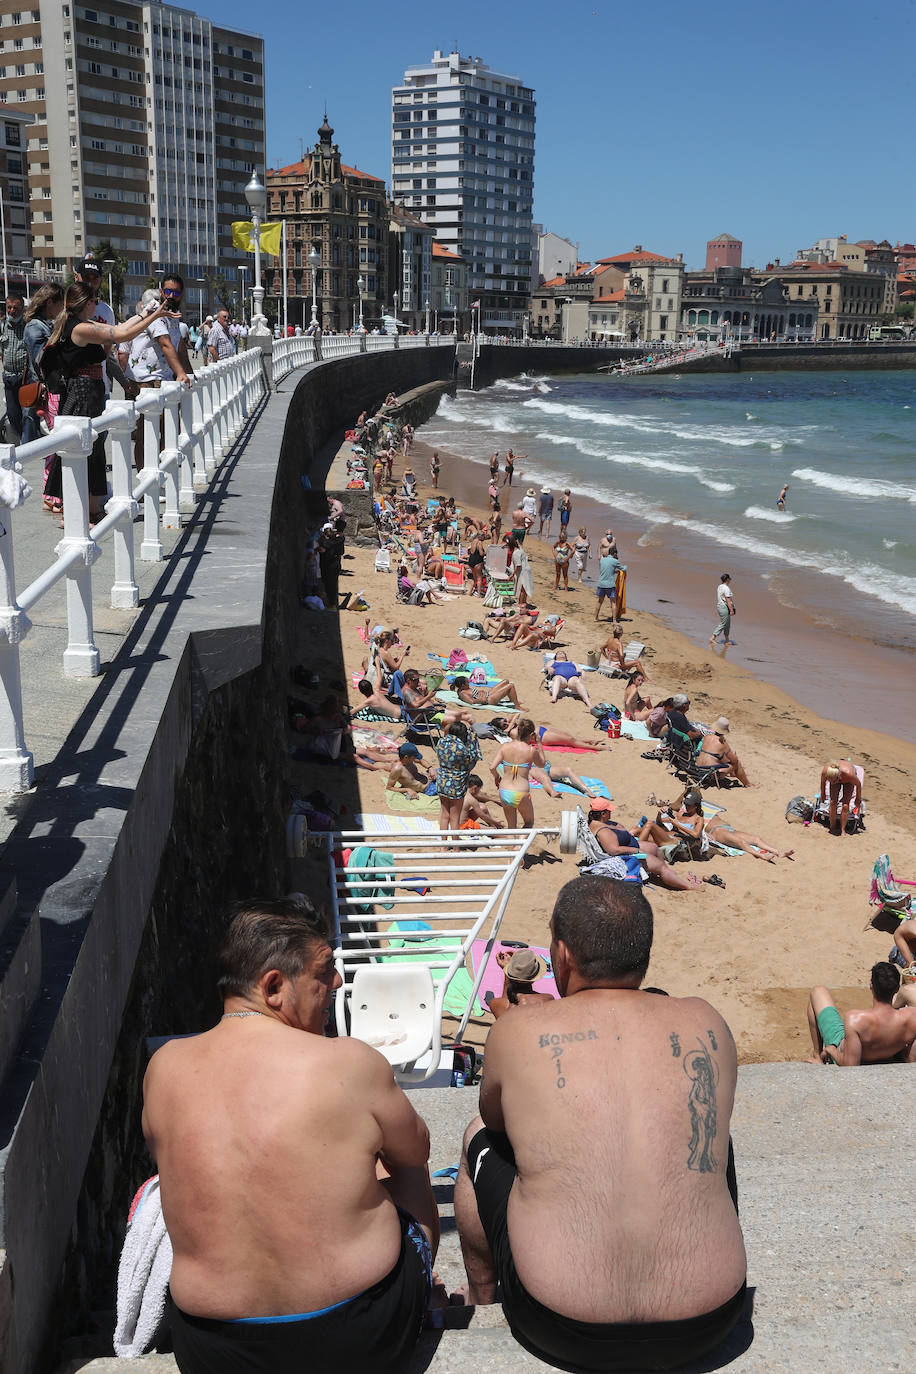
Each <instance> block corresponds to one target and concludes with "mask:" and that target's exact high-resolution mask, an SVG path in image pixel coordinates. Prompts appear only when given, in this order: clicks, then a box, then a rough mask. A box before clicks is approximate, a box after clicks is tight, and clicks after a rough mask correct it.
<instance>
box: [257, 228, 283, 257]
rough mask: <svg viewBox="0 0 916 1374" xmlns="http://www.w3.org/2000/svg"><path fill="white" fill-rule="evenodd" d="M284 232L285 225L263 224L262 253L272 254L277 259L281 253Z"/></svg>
mask: <svg viewBox="0 0 916 1374" xmlns="http://www.w3.org/2000/svg"><path fill="white" fill-rule="evenodd" d="M282 232H283V225H282V224H281V223H279V222H278V223H276V224H262V225H261V252H262V253H272V254H273V255H274V257H276V256H277V255H278V254H279V252H280V235H281V234H282Z"/></svg>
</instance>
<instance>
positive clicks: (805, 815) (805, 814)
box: [786, 797, 814, 825]
mask: <svg viewBox="0 0 916 1374" xmlns="http://www.w3.org/2000/svg"><path fill="white" fill-rule="evenodd" d="M813 817H814V807H813V806H812V804H811V802H809V801H807V800H806V799H805V798H804V797H793V798H792V800H791V801H790V802H789V805H788V806H787V807H786V820H787V821H788V823H789V824H790V825H801V824H804V825H807V824H808V822H809V821H811V820H812V819H813Z"/></svg>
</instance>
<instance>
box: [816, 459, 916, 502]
mask: <svg viewBox="0 0 916 1374" xmlns="http://www.w3.org/2000/svg"><path fill="white" fill-rule="evenodd" d="M792 476H793V477H797V478H798V479H799V481H800V482H810V484H811V485H812V486H814V487H824V488H825V489H826V490H827V491H834V492H840V493H841V494H842V495H844V496H854V497H857V498H861V497H863V496H864V497H868V498H872V499H876V500H891V501H909V502H910V504H911V505H916V487H908V486H905V485H904V484H903V483H902V482H885V481H882V480H880V479H879V478H874V477H840V476H838V475H837V474H836V473H833V472H819V471H818V469H817V468H796V469H795V471H794V472H793V473H792Z"/></svg>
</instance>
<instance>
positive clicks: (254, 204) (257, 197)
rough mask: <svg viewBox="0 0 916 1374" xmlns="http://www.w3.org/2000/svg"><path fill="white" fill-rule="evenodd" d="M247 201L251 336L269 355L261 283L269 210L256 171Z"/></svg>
mask: <svg viewBox="0 0 916 1374" xmlns="http://www.w3.org/2000/svg"><path fill="white" fill-rule="evenodd" d="M245 200H246V201H247V202H248V208H249V210H250V211H251V237H252V239H253V241H254V290H253V291H252V310H251V329H250V330H249V336H250V337H251V338H252V339H253V340H254V342H255V343H256V344H257V345H258V347H259V348H260V349H262V350H263V351H264V352H265V353H269V352H270V351H271V350H272V349H273V345H274V341H273V335H272V334H271V332H270V330H269V329H268V328H267V321H266V320H265V318H264V287H263V285H262V283H261V220H262V219H263V218H264V214H265V212H266V210H267V192H266V191H265V189H264V185H263V183H262V181H261V180H260V178H259V177H258V174H257V172H256V171H255V170H254V169H252V172H251V180H250V181H249V183H248V185H247V186H246V187H245ZM246 270H247V269H246Z"/></svg>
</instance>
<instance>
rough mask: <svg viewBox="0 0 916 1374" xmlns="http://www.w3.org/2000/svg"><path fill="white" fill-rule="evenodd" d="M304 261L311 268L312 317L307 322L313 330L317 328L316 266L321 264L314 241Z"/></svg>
mask: <svg viewBox="0 0 916 1374" xmlns="http://www.w3.org/2000/svg"><path fill="white" fill-rule="evenodd" d="M306 261H307V262H308V265H309V267H310V268H311V269H312V318H311V320H310V322H309V323H310V325H311V328H312V330H313V331H314V330H317V328H318V268H319V267H320V266H321V254H320V253H319V252H318V249H317V248H316V247H315V245H314V243H313V244H312V248H311V251H310V252H309V253H308V254H307V255H306Z"/></svg>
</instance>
